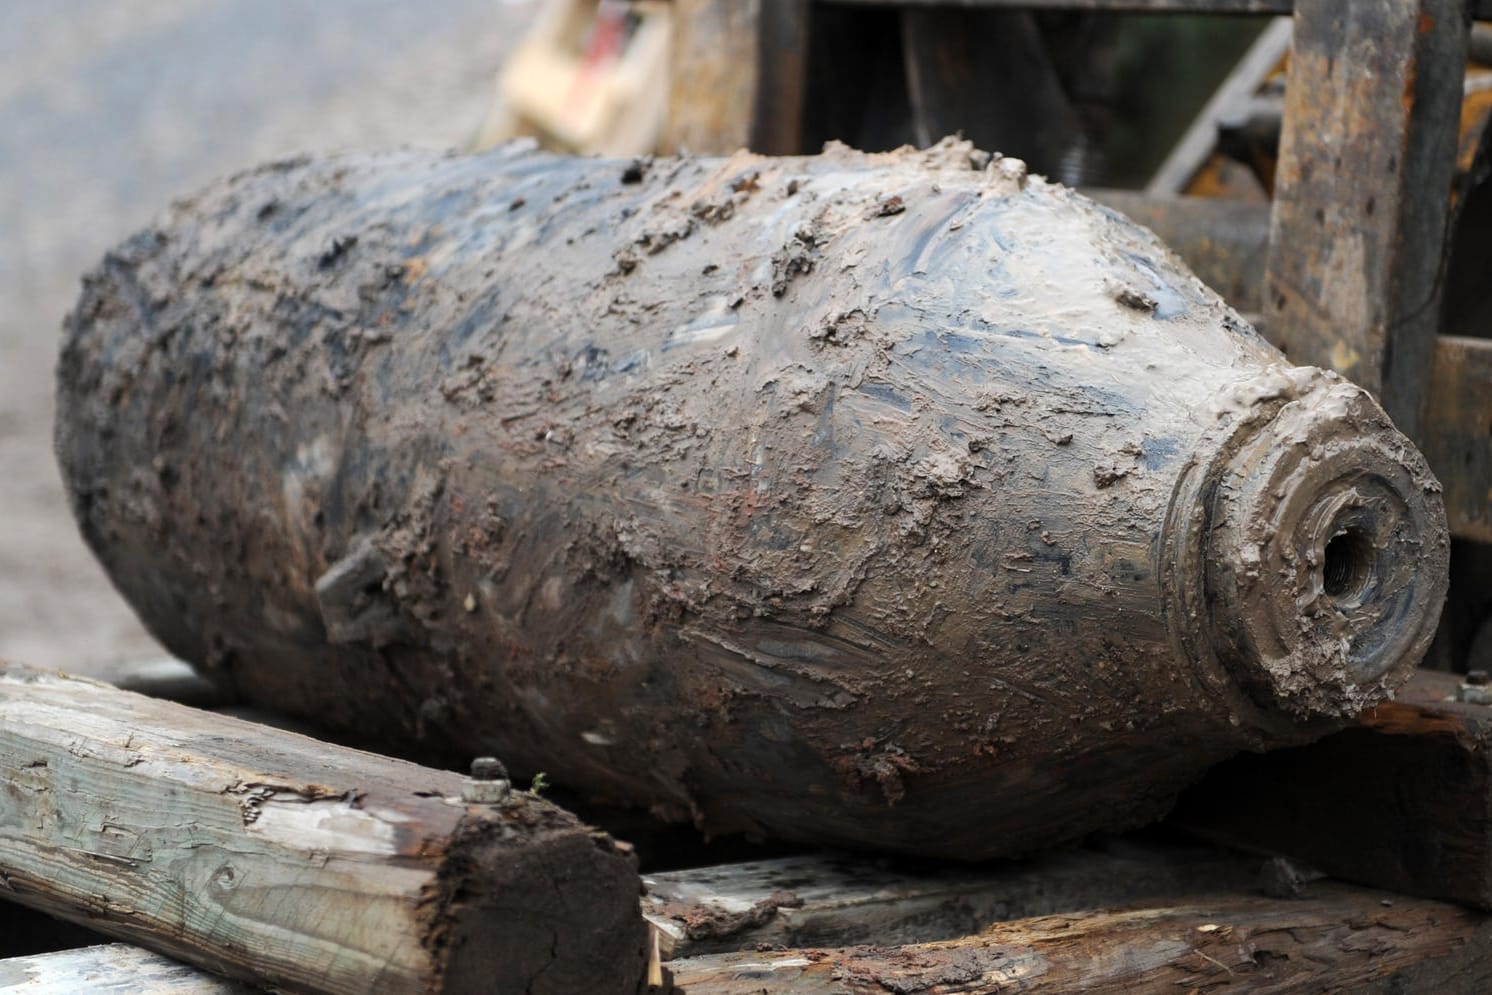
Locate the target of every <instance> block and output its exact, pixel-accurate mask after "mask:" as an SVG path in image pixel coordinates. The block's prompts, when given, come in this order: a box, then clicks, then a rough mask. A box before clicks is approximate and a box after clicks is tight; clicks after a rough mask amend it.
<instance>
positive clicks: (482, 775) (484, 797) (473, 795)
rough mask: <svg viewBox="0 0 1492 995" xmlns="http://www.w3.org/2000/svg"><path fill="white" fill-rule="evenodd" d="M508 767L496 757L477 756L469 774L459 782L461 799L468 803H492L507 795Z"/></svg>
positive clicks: (508, 786) (509, 787) (508, 790)
mask: <svg viewBox="0 0 1492 995" xmlns="http://www.w3.org/2000/svg"><path fill="white" fill-rule="evenodd" d="M511 789H512V786H511V785H510V784H509V783H508V768H506V767H504V766H503V762H502V761H501V760H499V759H497V758H496V757H477V758H476V759H475V760H473V761H472V762H471V776H470V777H468V778H467V779H466V780H464V781H462V782H461V800H462V801H463V802H466V803H467V804H468V805H494V804H496V803H497V802H500V801H502V800H503V799H505V798H507V797H508V794H509V792H510V791H511Z"/></svg>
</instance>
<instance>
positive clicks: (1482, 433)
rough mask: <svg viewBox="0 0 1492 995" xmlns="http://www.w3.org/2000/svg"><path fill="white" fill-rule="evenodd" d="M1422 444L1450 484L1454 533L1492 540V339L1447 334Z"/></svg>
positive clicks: (1437, 355) (1433, 370)
mask: <svg viewBox="0 0 1492 995" xmlns="http://www.w3.org/2000/svg"><path fill="white" fill-rule="evenodd" d="M1428 391H1429V401H1428V403H1427V404H1426V405H1425V425H1424V431H1423V432H1422V433H1421V435H1422V438H1421V440H1420V449H1421V450H1422V451H1423V452H1424V454H1425V459H1427V460H1429V461H1430V468H1431V469H1433V470H1434V471H1435V475H1436V476H1437V477H1439V478H1440V486H1441V487H1443V488H1445V511H1446V517H1447V519H1448V521H1449V524H1450V529H1451V535H1454V536H1456V537H1457V538H1461V539H1474V540H1476V541H1477V542H1484V543H1492V340H1489V339H1471V338H1462V337H1460V336H1455V335H1442V336H1440V338H1439V339H1438V340H1437V341H1436V343H1435V352H1434V359H1433V361H1432V362H1431V365H1430V379H1429V384H1428Z"/></svg>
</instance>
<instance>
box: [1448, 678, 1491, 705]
mask: <svg viewBox="0 0 1492 995" xmlns="http://www.w3.org/2000/svg"><path fill="white" fill-rule="evenodd" d="M1473 676H1479V677H1480V678H1481V682H1480V683H1477V682H1476V681H1474V680H1473V679H1472V678H1473ZM1456 700H1457V701H1463V702H1465V703H1467V704H1468V705H1492V685H1488V683H1487V675H1486V673H1485V672H1484V671H1474V672H1473V673H1471V674H1467V675H1466V679H1465V680H1464V681H1462V682H1461V686H1460V687H1459V688H1457V689H1456Z"/></svg>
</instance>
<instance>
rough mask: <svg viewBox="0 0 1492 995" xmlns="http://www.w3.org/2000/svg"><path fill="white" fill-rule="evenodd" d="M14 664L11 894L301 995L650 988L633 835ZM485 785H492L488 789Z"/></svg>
mask: <svg viewBox="0 0 1492 995" xmlns="http://www.w3.org/2000/svg"><path fill="white" fill-rule="evenodd" d="M470 787H471V786H469V785H468V783H467V781H466V779H464V778H463V777H462V776H461V775H458V774H453V773H449V772H446V771H437V770H430V769H427V768H423V767H418V766H415V765H413V764H407V763H403V762H401V761H397V760H392V759H389V758H386V757H381V756H376V755H373V754H368V753H362V752H360V751H357V750H351V749H346V748H343V747H338V746H332V745H330V744H327V743H322V742H318V741H316V740H313V739H309V738H306V737H303V736H298V735H295V734H293V733H287V732H283V731H280V730H274V729H268V728H265V727H262V726H256V725H253V724H251V723H247V722H242V721H239V720H236V719H231V718H227V717H224V716H220V715H214V714H211V713H206V712H200V711H197V710H196V709H192V708H187V707H185V706H182V705H176V704H173V703H170V702H164V701H158V700H156V699H152V698H146V697H144V696H141V695H137V694H131V693H129V692H125V691H120V690H118V689H115V688H112V687H109V686H107V685H104V684H98V683H95V682H92V681H86V680H82V679H78V678H72V677H67V676H65V675H62V674H56V673H47V672H42V671H37V670H31V669H28V668H25V667H19V666H0V891H3V894H4V897H5V898H7V899H10V900H13V901H16V902H19V903H21V904H24V905H29V906H31V907H33V908H37V909H40V910H42V911H45V912H48V913H51V914H53V915H57V916H59V917H62V918H65V919H69V920H72V921H74V922H80V923H84V924H86V925H88V926H89V927H91V928H93V929H96V930H98V931H100V932H103V933H106V934H108V935H111V936H115V937H118V938H121V939H126V940H129V941H131V942H134V943H137V944H139V945H141V946H144V947H147V948H149V949H151V950H154V951H156V952H158V953H164V954H168V955H170V956H173V957H178V958H180V959H182V960H185V961H188V962H190V963H193V964H196V965H198V966H200V967H204V968H206V969H208V970H210V971H214V972H217V973H221V974H225V975H230V976H235V977H240V978H245V979H250V980H254V981H256V982H257V983H259V984H265V985H272V986H278V987H284V988H288V989H291V990H296V991H325V992H357V993H364V992H392V991H471V990H476V989H478V988H480V987H482V986H484V985H486V984H488V983H490V980H491V979H493V978H503V979H507V980H509V981H511V982H512V983H513V984H514V985H515V986H516V987H518V988H523V987H524V986H527V988H528V990H530V991H535V992H537V991H541V990H542V991H549V992H563V991H632V990H633V989H634V988H635V987H636V985H637V983H638V981H639V979H640V978H641V976H642V972H643V969H644V963H645V948H646V933H647V928H646V925H645V924H644V923H643V921H642V918H641V916H640V914H639V912H638V908H637V894H638V890H639V887H640V883H639V880H638V878H637V874H636V870H635V865H634V861H633V859H632V856H631V853H630V850H629V849H627V848H624V847H623V846H621V845H619V844H616V843H614V842H613V841H612V840H611V839H610V838H609V837H607V836H606V835H604V834H602V833H599V832H596V831H594V830H591V829H589V828H588V827H586V826H585V825H583V824H581V823H580V822H578V821H577V820H576V819H575V818H574V817H573V816H571V815H569V814H568V813H566V812H564V811H563V810H561V809H558V808H556V807H555V806H553V805H550V804H548V803H547V802H544V801H541V800H539V799H538V798H535V797H532V796H530V795H528V794H526V793H521V792H514V793H510V794H509V795H508V796H507V798H506V799H505V800H503V801H501V802H497V803H490V804H479V803H467V802H465V801H463V791H467V793H468V796H470V797H474V795H473V793H472V792H471V791H470V790H468V789H469V788H470ZM477 787H478V789H480V790H490V784H489V786H488V788H485V789H483V788H481V786H477Z"/></svg>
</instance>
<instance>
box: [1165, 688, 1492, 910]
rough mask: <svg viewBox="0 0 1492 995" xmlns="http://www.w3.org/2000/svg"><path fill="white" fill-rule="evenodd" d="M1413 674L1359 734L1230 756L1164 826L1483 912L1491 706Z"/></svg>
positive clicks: (1488, 903) (1491, 788)
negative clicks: (1461, 699)
mask: <svg viewBox="0 0 1492 995" xmlns="http://www.w3.org/2000/svg"><path fill="white" fill-rule="evenodd" d="M1459 684H1460V678H1458V677H1456V676H1455V675H1451V674H1444V673H1434V672H1429V671H1422V672H1421V673H1419V674H1418V675H1416V676H1415V677H1414V679H1413V680H1412V681H1411V682H1410V683H1409V685H1407V686H1406V687H1405V688H1404V689H1403V690H1401V691H1400V692H1399V696H1398V699H1397V700H1396V701H1393V702H1389V703H1386V704H1383V705H1380V706H1378V707H1377V708H1375V709H1373V710H1371V711H1370V712H1368V713H1367V714H1366V715H1364V717H1363V719H1362V722H1361V724H1360V725H1359V726H1358V727H1355V728H1352V729H1347V730H1344V731H1343V732H1339V733H1337V734H1335V735H1332V736H1329V737H1327V738H1326V739H1323V740H1321V741H1320V742H1318V743H1314V744H1312V745H1310V746H1304V747H1298V748H1295V749H1289V750H1280V751H1276V752H1273V753H1267V754H1263V755H1250V756H1242V757H1238V758H1235V759H1234V760H1231V761H1228V762H1227V763H1225V764H1222V765H1220V766H1219V767H1217V768H1215V769H1214V770H1213V771H1212V772H1211V773H1210V774H1209V775H1208V776H1207V778H1206V779H1204V780H1203V781H1202V782H1201V783H1200V784H1198V785H1197V786H1196V787H1194V788H1193V789H1191V790H1190V791H1189V792H1187V793H1186V794H1185V795H1184V796H1183V798H1182V800H1181V802H1180V803H1179V804H1178V805H1177V808H1176V810H1175V812H1174V813H1173V816H1172V819H1173V821H1174V822H1176V823H1177V824H1179V825H1182V826H1185V827H1187V828H1189V829H1192V830H1194V831H1197V832H1200V833H1202V834H1204V835H1205V836H1207V837H1209V838H1211V839H1215V840H1221V841H1223V842H1227V843H1230V844H1233V845H1240V846H1249V847H1253V848H1256V849H1261V850H1267V851H1272V852H1277V853H1283V854H1287V855H1289V856H1291V857H1295V858H1299V859H1301V860H1304V861H1307V862H1309V863H1310V864H1311V865H1313V866H1315V867H1319V868H1320V869H1321V870H1323V871H1325V872H1326V873H1328V874H1331V875H1333V876H1334V877H1338V878H1342V879H1345V880H1348V881H1356V882H1360V883H1363V884H1369V885H1373V886H1376V887H1382V888H1390V889H1393V890H1394V891H1400V892H1405V893H1408V894H1414V895H1423V896H1427V897H1433V898H1444V899H1452V900H1455V901H1458V902H1465V903H1467V904H1469V905H1474V906H1477V907H1479V908H1483V909H1492V707H1489V706H1487V705H1479V704H1471V703H1464V702H1458V701H1455V700H1454V699H1455V697H1456V694H1457V692H1458V688H1459Z"/></svg>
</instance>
